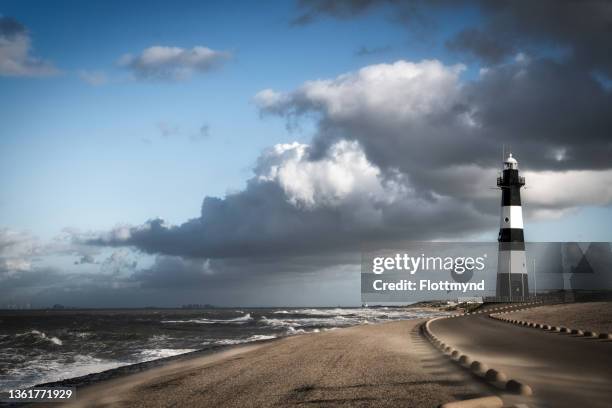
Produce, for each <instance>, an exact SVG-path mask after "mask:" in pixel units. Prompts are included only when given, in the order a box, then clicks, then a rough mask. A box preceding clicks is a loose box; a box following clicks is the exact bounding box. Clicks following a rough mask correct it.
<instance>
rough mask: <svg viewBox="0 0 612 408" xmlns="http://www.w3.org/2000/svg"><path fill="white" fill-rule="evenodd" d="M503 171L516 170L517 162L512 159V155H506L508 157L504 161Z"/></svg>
mask: <svg viewBox="0 0 612 408" xmlns="http://www.w3.org/2000/svg"><path fill="white" fill-rule="evenodd" d="M504 168H505V169H518V162H517V161H516V159H515V158H514V157H512V153H510V154H508V157H507V158H506V160H505V161H504Z"/></svg>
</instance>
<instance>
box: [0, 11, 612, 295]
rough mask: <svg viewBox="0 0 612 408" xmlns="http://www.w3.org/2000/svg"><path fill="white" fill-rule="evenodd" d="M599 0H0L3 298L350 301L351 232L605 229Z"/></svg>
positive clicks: (548, 234)
mask: <svg viewBox="0 0 612 408" xmlns="http://www.w3.org/2000/svg"><path fill="white" fill-rule="evenodd" d="M610 24H612V6H611V5H610V4H609V3H608V2H605V1H595V0H592V1H583V2H573V1H560V2H559V1H539V2H537V3H535V4H534V3H530V2H508V1H499V2H494V3H491V2H483V1H476V0H473V1H469V0H465V1H445V0H435V1H431V2H423V1H406V2H396V1H384V0H380V1H376V0H369V1H363V0H361V1H348V0H347V1H331V0H310V1H309V0H301V1H295V2H292V1H262V2H251V1H244V2H233V3H232V4H231V5H230V4H228V3H227V2H213V1H211V2H195V1H193V2H190V1H177V2H172V3H168V2H162V1H159V2H155V1H149V2H128V3H126V2H119V1H92V2H79V1H54V2H44V1H27V0H26V1H6V0H0V186H2V190H1V193H0V306H6V305H26V304H30V305H33V306H37V307H40V306H48V305H52V304H54V303H61V304H66V305H71V306H86V307H140V306H176V305H181V304H186V303H211V304H217V305H223V306H249V305H251V306H280V305H294V306H300V305H326V306H335V305H355V304H359V302H360V295H359V294H360V292H359V260H360V255H359V251H360V248H361V247H362V245H364V244H370V243H386V242H393V241H394V240H405V239H408V240H419V241H424V240H479V241H494V240H495V239H496V237H497V229H498V217H499V191H497V190H495V189H494V188H492V187H494V186H495V184H494V183H495V181H494V180H495V177H496V175H497V172H498V171H499V169H500V167H501V157H502V149H506V151H509V150H510V151H512V152H513V153H514V155H515V157H517V158H518V160H519V165H520V168H521V171H522V172H523V174H524V175H525V176H526V178H527V189H526V190H524V191H523V199H524V200H523V201H524V211H525V217H526V225H525V236H526V239H527V240H528V241H606V242H607V241H612V232H610V231H611V229H610V221H612V160H611V158H612V138H611V132H612V85H611V84H612V80H611V78H612V56H611V55H612V54H610V52H609V44H610V40H612V38H611V37H612V34H611V32H610V29H609V27H610Z"/></svg>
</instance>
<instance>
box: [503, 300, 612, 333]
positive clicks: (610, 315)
mask: <svg viewBox="0 0 612 408" xmlns="http://www.w3.org/2000/svg"><path fill="white" fill-rule="evenodd" d="M507 316H512V317H513V318H515V319H520V320H527V321H531V322H536V323H544V324H550V325H551V326H565V327H569V328H572V329H582V330H594V331H596V332H598V333H612V302H587V303H568V304H560V305H550V306H539V307H535V308H533V309H529V310H525V311H522V312H516V313H512V314H510V315H507Z"/></svg>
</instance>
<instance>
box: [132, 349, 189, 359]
mask: <svg viewBox="0 0 612 408" xmlns="http://www.w3.org/2000/svg"><path fill="white" fill-rule="evenodd" d="M196 350H197V349H189V348H187V349H170V348H162V349H145V350H142V351H141V352H140V355H139V357H140V358H139V361H140V362H143V361H151V360H157V359H159V358H165V357H172V356H178V355H179V354H185V353H191V352H192V351H196Z"/></svg>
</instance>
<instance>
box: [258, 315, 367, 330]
mask: <svg viewBox="0 0 612 408" xmlns="http://www.w3.org/2000/svg"><path fill="white" fill-rule="evenodd" d="M257 323H258V324H265V325H267V326H272V327H293V328H298V327H300V328H313V327H346V326H352V325H355V324H360V323H362V320H361V319H357V318H348V317H344V316H330V317H320V318H316V317H310V318H289V319H280V318H267V317H265V316H262V317H261V319H259V320H258V321H257Z"/></svg>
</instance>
